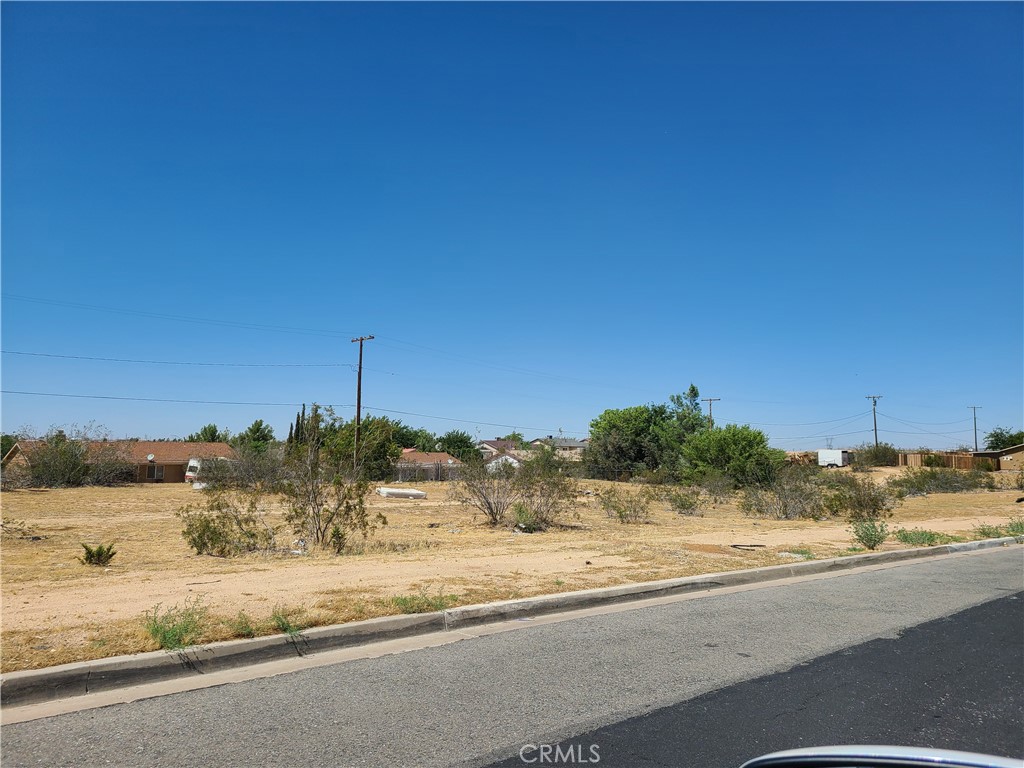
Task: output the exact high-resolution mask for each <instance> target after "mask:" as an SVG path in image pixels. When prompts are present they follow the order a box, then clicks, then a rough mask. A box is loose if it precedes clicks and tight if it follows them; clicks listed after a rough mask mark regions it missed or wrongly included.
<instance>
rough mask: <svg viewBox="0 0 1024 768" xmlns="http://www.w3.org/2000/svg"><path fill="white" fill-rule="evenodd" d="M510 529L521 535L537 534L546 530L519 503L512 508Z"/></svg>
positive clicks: (535, 517)
mask: <svg viewBox="0 0 1024 768" xmlns="http://www.w3.org/2000/svg"><path fill="white" fill-rule="evenodd" d="M512 527H513V528H515V529H517V530H520V531H522V532H523V533H537V532H538V531H543V530H545V529H546V528H547V526H546V525H544V524H543V523H542V522H541V521H540V520H538V519H537V515H536V514H534V513H533V511H531V510H530V508H529V507H527V506H526V505H525V504H523V503H522V502H521V501H520V502H518V503H516V504H515V506H513V507H512Z"/></svg>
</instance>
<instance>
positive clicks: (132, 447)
mask: <svg viewBox="0 0 1024 768" xmlns="http://www.w3.org/2000/svg"><path fill="white" fill-rule="evenodd" d="M41 444H42V441H41V440H19V441H18V442H17V443H16V444H15V445H14V446H13V447H12V448H11V450H10V451H8V453H7V456H4V461H5V462H6V461H7V460H8V459H9V458H10V457H12V456H14V455H17V453H16V452H20V453H23V454H24V455H25V457H26V458H27V459H29V460H30V461H31V457H32V451H33V450H34V449H35V448H37V447H38V446H39V445H41ZM104 448H114V449H115V450H117V451H119V452H120V453H122V455H123V456H124V457H125V459H126V460H128V461H130V462H132V463H133V464H148V463H150V462H149V455H150V454H152V455H153V462H152V463H154V464H187V463H188V460H189V459H217V458H224V459H234V458H237V455H236V454H235V449H234V448H232V447H231V446H230V445H228V444H227V443H189V442H185V441H183V440H175V441H171V440H90V441H89V453H90V454H94V453H96V452H98V451H101V450H103V449H104Z"/></svg>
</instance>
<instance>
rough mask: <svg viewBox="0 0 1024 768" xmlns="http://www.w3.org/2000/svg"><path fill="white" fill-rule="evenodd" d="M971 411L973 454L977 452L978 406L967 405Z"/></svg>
mask: <svg viewBox="0 0 1024 768" xmlns="http://www.w3.org/2000/svg"><path fill="white" fill-rule="evenodd" d="M967 407H968V408H970V409H971V410H972V411H974V452H975V453H977V452H978V409H979V408H981V406H980V405H968V406H967Z"/></svg>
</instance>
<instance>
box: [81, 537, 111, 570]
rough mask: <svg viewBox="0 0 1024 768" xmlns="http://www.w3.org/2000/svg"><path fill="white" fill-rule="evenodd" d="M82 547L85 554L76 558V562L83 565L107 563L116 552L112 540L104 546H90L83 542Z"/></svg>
mask: <svg viewBox="0 0 1024 768" xmlns="http://www.w3.org/2000/svg"><path fill="white" fill-rule="evenodd" d="M82 549H84V550H85V554H84V555H82V556H81V557H80V558H78V562H80V563H83V564H85V565H107V564H108V563H109V562H110V561H111V560H113V559H114V555H116V554H117V550H116V549H114V543H113V542H111V543H110V544H107V545H105V546H104V545H103V544H97V545H96V546H95V547H90V546H89V545H88V544H85V543H83V544H82Z"/></svg>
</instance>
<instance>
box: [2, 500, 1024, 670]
mask: <svg viewBox="0 0 1024 768" xmlns="http://www.w3.org/2000/svg"><path fill="white" fill-rule="evenodd" d="M589 485H590V486H591V487H599V486H600V485H601V484H600V483H590V484H589ZM416 487H418V488H422V489H423V490H426V491H427V493H428V498H427V499H425V500H420V501H412V500H397V499H383V498H380V497H378V496H373V497H372V498H371V502H370V503H371V506H372V508H373V509H374V510H380V511H381V512H383V513H384V514H385V515H386V516H387V518H388V525H387V526H386V527H383V528H381V529H379V530H378V531H377V532H376V533H375V534H374V535H373V536H372V537H371V538H370V539H369V540H368V542H367V545H366V552H364V553H363V554H354V555H347V556H344V557H335V556H329V555H325V554H294V553H293V550H292V546H293V544H292V541H291V539H292V537H291V536H288V535H287V533H284V532H282V533H281V534H279V538H278V544H279V546H281V547H282V549H281V550H280V551H279V552H278V553H276V554H273V555H250V556H245V557H241V558H232V559H224V558H215V557H209V556H197V555H195V554H194V552H193V551H192V550H191V549H190V548H189V547H188V546H187V544H186V543H185V541H184V540H183V539H182V537H181V521H180V520H179V519H178V518H177V517H176V516H175V512H176V511H177V510H179V509H180V508H181V507H182V506H183V505H185V504H188V503H196V502H197V501H199V499H200V494H199V493H198V492H196V491H194V490H192V489H191V487H189V486H186V485H140V486H131V487H126V488H111V489H103V488H86V489H74V490H53V491H9V492H4V493H3V494H2V495H0V504H2V510H3V517H4V520H5V521H10V520H22V521H24V522H25V524H26V525H27V526H29V528H30V529H31V530H30V534H31V537H28V538H26V537H18V536H5V537H4V538H3V542H2V549H0V557H2V566H0V576H2V613H0V621H2V639H3V646H2V669H3V671H11V670H14V669H24V668H33V667H39V666H48V665H52V664H58V663H64V662H67V661H72V660H82V659H87V658H98V657H103V656H109V655H116V654H119V653H129V652H137V651H143V650H153V649H155V648H156V647H157V646H156V645H155V643H154V642H153V640H152V639H151V638H150V637H149V636H148V635H147V633H146V632H145V630H144V629H143V624H142V618H143V616H144V614H145V613H146V612H148V611H152V610H153V609H154V608H155V607H156V606H158V605H159V606H162V608H161V610H163V609H166V608H167V607H171V606H183V605H185V604H186V601H190V600H195V599H197V598H198V599H200V600H201V602H202V605H203V606H205V607H206V609H207V610H208V616H207V629H206V631H205V632H204V635H203V639H204V640H207V641H212V640H217V639H226V638H228V637H233V636H238V635H239V633H240V632H239V629H238V626H239V621H240V619H239V612H243V613H244V614H245V616H246V617H247V619H246V621H247V622H248V623H250V624H251V625H252V627H253V629H254V630H255V632H256V633H257V634H264V633H268V632H273V631H279V630H277V629H276V628H275V626H274V623H273V621H272V618H271V617H272V614H274V613H275V612H276V613H278V614H279V615H284V616H287V617H288V618H289V620H290V621H291V622H292V623H293V624H294V625H296V626H311V625H315V624H325V623H334V622H340V621H348V620H354V619H360V618H369V617H372V616H378V615H385V614H391V613H398V612H400V610H399V607H397V606H396V605H395V604H394V602H393V600H392V598H393V597H395V596H417V595H418V596H423V597H428V598H431V597H433V598H436V597H441V596H445V597H444V599H445V600H447V602H448V603H449V604H469V603H476V602H485V601H489V600H496V599H507V598H511V597H519V596H528V595H535V594H543V593H551V592H560V591H567V590H572V589H584V588H588V587H594V586H603V585H610V584H619V583H626V582H636V581H646V580H651V579H658V578H669V577H673V576H685V575H693V574H697V573H708V572H714V571H723V570H733V569H737V568H747V567H756V566H759V565H768V564H772V563H779V562H792V561H793V559H794V558H799V557H807V556H816V557H827V556H836V555H841V554H845V553H847V552H848V551H849V548H850V547H851V545H852V543H853V542H852V538H851V534H850V531H849V527H848V526H847V525H845V524H839V523H836V522H819V523H815V522H811V521H772V520H754V519H751V518H748V517H745V516H743V515H742V514H741V513H740V511H739V510H738V509H737V508H736V506H735V505H734V504H723V505H721V506H719V507H718V508H715V509H710V510H707V511H706V513H705V514H704V516H702V517H683V516H680V515H676V514H674V513H672V512H671V511H669V510H668V509H667V508H663V507H658V506H656V507H655V508H654V510H653V515H652V520H651V522H650V523H649V524H642V525H622V524H620V523H619V522H618V521H616V520H613V519H610V518H608V517H607V516H606V515H605V513H604V512H603V511H602V510H601V509H600V508H599V506H598V504H597V501H596V500H595V499H594V498H593V497H589V496H581V497H580V498H579V500H578V504H577V509H576V515H575V516H571V517H569V518H567V519H566V523H567V525H566V526H565V527H562V528H560V529H557V530H551V531H548V532H546V533H542V534H522V533H518V532H510V531H509V530H507V529H493V528H490V527H489V526H486V525H485V524H484V523H483V520H482V518H480V517H479V516H474V514H473V511H472V510H470V509H467V508H463V507H461V506H459V505H458V504H457V503H455V502H453V501H451V500H449V498H448V492H449V488H448V487H447V486H446V485H445V484H432V483H426V484H418V485H416ZM1018 496H1019V493H1018V492H1015V491H996V492H983V493H971V494H956V495H950V494H946V495H933V496H929V497H922V498H914V499H910V500H908V501H907V502H906V503H905V504H904V505H902V506H901V507H899V508H897V510H896V513H895V515H894V516H893V518H892V519H891V520H890V526H891V527H892V528H898V527H901V526H903V527H907V528H913V527H921V528H927V529H929V530H933V531H940V532H944V533H949V534H954V535H962V536H965V537H968V538H970V537H971V534H972V529H973V528H974V526H975V525H977V524H979V523H985V524H990V525H1004V524H1005V523H1006V522H1007V520H1008V518H1009V517H1010V516H1012V515H1015V514H1019V513H1020V511H1021V510H1020V507H1019V506H1016V505H1015V504H1014V501H1015V499H1016V498H1017V497H1018ZM269 517H270V519H271V521H272V522H273V521H277V522H279V521H280V510H270V515H269ZM111 541H114V542H115V543H116V547H117V550H118V554H117V556H116V557H115V558H114V560H113V561H112V562H111V564H110V566H108V567H106V568H97V567H93V566H87V565H84V564H82V563H80V562H78V559H77V558H78V556H79V555H80V554H81V553H82V548H81V545H80V542H86V543H89V544H96V543H99V542H103V543H109V542H111ZM734 544H759V545H763V546H762V547H759V548H757V549H754V550H739V549H736V548H733V547H732V546H730V545H734ZM900 546H902V545H900V544H899V543H898V542H890V543H887V544H886V545H885V547H886V548H899V547H900ZM791 550H798V551H797V552H796V553H794V552H792V551H791ZM295 552H297V550H295Z"/></svg>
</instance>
